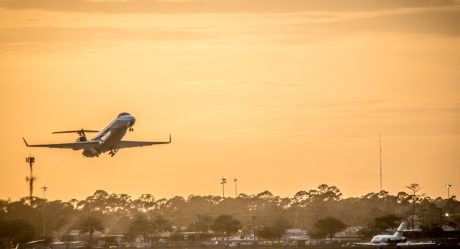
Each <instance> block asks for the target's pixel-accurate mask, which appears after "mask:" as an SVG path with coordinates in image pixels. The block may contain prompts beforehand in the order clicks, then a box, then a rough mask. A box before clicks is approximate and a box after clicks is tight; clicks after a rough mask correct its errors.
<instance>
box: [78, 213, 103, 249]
mask: <svg viewBox="0 0 460 249" xmlns="http://www.w3.org/2000/svg"><path fill="white" fill-rule="evenodd" d="M78 228H79V229H80V231H81V232H83V233H88V234H89V246H90V247H91V246H92V242H93V234H94V232H96V231H99V232H104V226H103V225H102V221H101V220H100V219H99V218H98V217H96V216H95V215H92V214H90V215H87V216H85V217H83V218H82V219H81V220H80V223H79V224H78Z"/></svg>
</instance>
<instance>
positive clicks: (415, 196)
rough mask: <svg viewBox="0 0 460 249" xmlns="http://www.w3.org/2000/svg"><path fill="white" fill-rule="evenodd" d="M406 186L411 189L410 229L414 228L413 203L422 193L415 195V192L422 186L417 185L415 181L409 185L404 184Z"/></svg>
mask: <svg viewBox="0 0 460 249" xmlns="http://www.w3.org/2000/svg"><path fill="white" fill-rule="evenodd" d="M406 188H408V189H409V190H410V191H412V219H411V227H412V229H414V228H415V224H414V217H415V203H416V202H417V200H418V199H419V197H420V196H422V195H417V192H418V191H420V190H421V189H422V187H420V185H418V184H417V183H411V184H410V185H409V186H406Z"/></svg>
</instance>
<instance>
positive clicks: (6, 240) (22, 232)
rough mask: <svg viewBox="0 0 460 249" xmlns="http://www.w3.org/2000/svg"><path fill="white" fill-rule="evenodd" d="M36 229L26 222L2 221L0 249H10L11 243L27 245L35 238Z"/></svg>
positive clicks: (0, 225) (0, 223)
mask: <svg viewBox="0 0 460 249" xmlns="http://www.w3.org/2000/svg"><path fill="white" fill-rule="evenodd" d="M34 231H35V230H34V228H33V226H32V224H30V223H29V222H28V221H26V220H22V219H15V220H0V248H10V247H11V245H10V243H13V244H17V243H20V242H21V243H25V242H27V241H31V240H32V239H33V236H34Z"/></svg>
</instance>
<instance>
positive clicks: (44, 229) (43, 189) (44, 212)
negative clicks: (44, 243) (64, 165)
mask: <svg viewBox="0 0 460 249" xmlns="http://www.w3.org/2000/svg"><path fill="white" fill-rule="evenodd" d="M41 190H42V192H43V201H44V202H45V204H44V205H43V237H46V199H45V193H46V191H47V190H48V187H47V186H43V187H42V188H41Z"/></svg>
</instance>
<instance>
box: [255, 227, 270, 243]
mask: <svg viewBox="0 0 460 249" xmlns="http://www.w3.org/2000/svg"><path fill="white" fill-rule="evenodd" d="M256 235H257V237H258V238H261V239H266V240H273V239H275V233H274V232H273V230H272V228H271V227H262V228H261V229H259V230H257V232H256Z"/></svg>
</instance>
